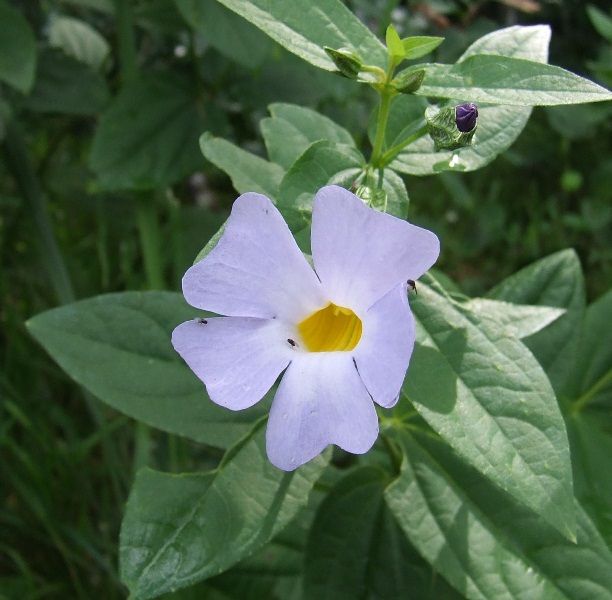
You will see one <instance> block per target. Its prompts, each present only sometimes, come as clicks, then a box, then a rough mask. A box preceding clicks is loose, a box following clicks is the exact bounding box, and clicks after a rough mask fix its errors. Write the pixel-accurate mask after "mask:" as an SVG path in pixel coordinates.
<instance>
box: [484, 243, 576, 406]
mask: <svg viewBox="0 0 612 600" xmlns="http://www.w3.org/2000/svg"><path fill="white" fill-rule="evenodd" d="M487 296H488V297H489V298H494V299H496V300H505V301H506V302H513V303H515V304H537V305H543V306H556V307H559V308H564V309H565V311H566V312H565V314H564V315H563V316H562V317H560V318H559V319H558V320H557V321H555V322H554V323H553V324H551V325H550V326H549V327H547V328H546V329H544V330H543V331H540V332H538V333H536V334H534V335H533V336H531V337H529V338H528V339H527V340H525V343H526V344H527V346H528V347H529V348H530V349H531V351H532V352H533V353H534V354H535V356H536V358H537V359H538V361H539V362H540V364H541V365H542V366H543V367H544V370H545V371H546V373H547V374H548V377H549V378H550V381H551V383H552V384H553V387H554V388H555V391H556V392H557V394H559V393H561V392H562V391H563V390H564V388H565V385H566V383H567V381H568V378H569V377H571V374H572V371H573V370H574V369H575V365H576V359H577V350H578V343H579V335H578V332H579V331H580V325H581V323H582V318H583V315H584V304H585V299H584V280H583V276H582V270H581V268H580V261H579V260H578V257H577V256H576V253H575V252H574V251H573V250H562V251H561V252H557V253H555V254H551V255H550V256H547V257H546V258H543V259H541V260H538V261H536V262H535V263H533V264H531V265H529V266H527V267H525V268H524V269H521V270H520V271H518V272H517V273H515V274H513V275H511V276H510V277H508V278H507V279H504V281H502V282H501V283H500V284H499V285H497V286H495V287H494V288H493V289H492V290H491V291H490V292H489V293H488V294H487Z"/></svg>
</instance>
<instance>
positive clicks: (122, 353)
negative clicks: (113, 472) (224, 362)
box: [27, 292, 265, 448]
mask: <svg viewBox="0 0 612 600" xmlns="http://www.w3.org/2000/svg"><path fill="white" fill-rule="evenodd" d="M197 315H198V311H196V309H194V308H191V307H190V306H188V305H187V304H186V303H185V301H184V300H183V298H182V296H181V295H180V294H175V293H169V292H124V293H120V294H107V295H104V296H98V297H96V298H91V299H89V300H82V301H79V302H75V303H74V304H69V305H67V306H62V307H60V308H55V309H53V310H50V311H47V312H44V313H41V314H39V315H37V316H35V317H34V318H32V319H30V321H28V323H27V326H28V329H29V331H30V333H31V334H32V335H33V336H34V337H35V338H36V340H38V342H40V344H42V346H43V347H44V348H45V349H46V350H47V352H49V354H50V355H51V356H52V357H53V359H54V360H55V361H56V362H57V363H58V364H59V365H60V367H62V369H64V371H66V373H68V375H70V377H72V378H73V379H74V380H75V381H76V382H77V383H79V384H80V385H82V386H83V387H84V388H86V389H87V390H89V391H90V392H91V393H92V394H94V395H95V396H97V397H98V398H100V400H102V401H103V402H106V403H107V404H109V405H110V406H112V407H113V408H115V409H117V410H119V411H121V412H123V413H125V414H126V415H129V416H130V417H133V418H135V419H138V420H139V421H143V422H144V423H148V424H149V425H151V426H153V427H157V428H158V429H162V430H163V431H169V432H171V433H177V434H179V435H183V436H186V437H189V438H191V439H194V440H196V441H199V442H205V443H207V444H210V445H213V446H219V447H221V448H226V447H228V446H229V445H231V444H233V443H234V442H235V441H236V440H237V439H239V438H240V437H241V436H243V435H244V434H245V433H246V432H247V431H248V430H249V428H250V427H251V426H252V423H253V422H254V421H255V420H256V419H258V418H259V417H261V415H262V414H264V413H265V408H264V407H263V406H260V405H258V406H257V407H254V410H253V409H249V410H247V411H240V412H231V411H228V410H226V409H223V408H221V407H219V406H217V405H215V404H213V403H212V402H211V401H210V400H209V399H208V396H207V395H206V391H205V389H204V385H203V384H202V383H201V382H200V381H199V380H198V379H197V378H196V376H195V375H194V374H193V373H192V372H191V371H190V370H189V368H188V367H187V365H185V363H184V362H183V361H182V360H181V359H180V357H179V356H178V354H177V353H176V352H175V351H174V349H173V348H172V345H171V343H170V335H171V333H172V330H173V329H174V327H176V326H177V325H178V324H179V323H181V322H183V321H187V320H189V319H193V318H194V317H196V316H197Z"/></svg>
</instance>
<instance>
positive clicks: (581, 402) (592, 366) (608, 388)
mask: <svg viewBox="0 0 612 600" xmlns="http://www.w3.org/2000/svg"><path fill="white" fill-rule="evenodd" d="M610 315H612V290H608V292H607V293H605V294H604V295H603V296H601V297H600V298H598V299H597V300H596V301H595V302H593V304H591V305H589V307H588V308H587V310H586V314H585V317H584V321H583V326H582V335H581V336H580V346H579V350H578V352H577V362H576V365H575V369H573V372H574V375H573V376H572V380H573V382H575V384H574V388H573V392H574V394H573V396H574V399H575V406H576V407H577V408H579V409H580V408H583V407H585V406H587V405H589V406H593V405H595V404H599V405H607V406H608V407H612V344H610V340H609V338H608V336H606V335H602V332H604V331H607V330H608V329H609V327H610Z"/></svg>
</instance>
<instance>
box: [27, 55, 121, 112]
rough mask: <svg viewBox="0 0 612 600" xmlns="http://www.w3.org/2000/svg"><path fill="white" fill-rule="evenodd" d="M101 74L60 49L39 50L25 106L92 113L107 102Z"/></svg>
mask: <svg viewBox="0 0 612 600" xmlns="http://www.w3.org/2000/svg"><path fill="white" fill-rule="evenodd" d="M109 98H110V96H109V93H108V88H107V85H106V81H105V80H104V77H102V75H100V73H98V72H96V71H94V70H93V69H92V68H91V67H89V66H87V65H86V64H83V63H82V62H79V61H78V60H76V58H72V57H71V56H67V55H66V54H64V53H63V52H62V51H60V50H52V49H46V50H43V51H42V52H41V53H40V56H39V60H38V69H37V75H36V83H35V84H34V88H33V89H32V91H31V92H30V95H29V96H28V97H27V98H26V100H25V105H26V107H27V108H28V109H30V110H34V111H39V112H52V113H61V114H69V115H95V114H98V113H99V112H101V111H102V110H103V109H104V107H105V106H106V105H107V104H108V101H109Z"/></svg>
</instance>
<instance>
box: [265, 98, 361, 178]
mask: <svg viewBox="0 0 612 600" xmlns="http://www.w3.org/2000/svg"><path fill="white" fill-rule="evenodd" d="M269 109H270V113H271V114H272V117H271V118H266V119H262V121H261V122H260V127H261V131H262V135H263V137H264V141H265V143H266V148H267V150H268V155H269V157H270V159H271V160H272V161H273V162H275V163H278V164H279V165H281V166H282V167H283V168H284V169H289V167H290V166H291V165H292V164H293V163H294V162H295V160H296V159H297V158H298V157H299V156H300V154H302V153H303V152H304V151H305V150H306V149H307V148H308V146H310V144H312V143H313V142H317V141H319V140H327V141H329V142H335V143H338V144H347V145H349V146H350V145H355V142H354V141H353V138H352V137H351V134H350V133H349V132H348V131H346V129H344V128H343V127H340V125H337V124H336V123H334V121H332V120H331V119H329V118H327V117H325V116H323V115H322V114H320V113H318V112H316V111H314V110H312V109H310V108H305V107H303V106H298V105H296V104H271V105H270V107H269Z"/></svg>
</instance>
